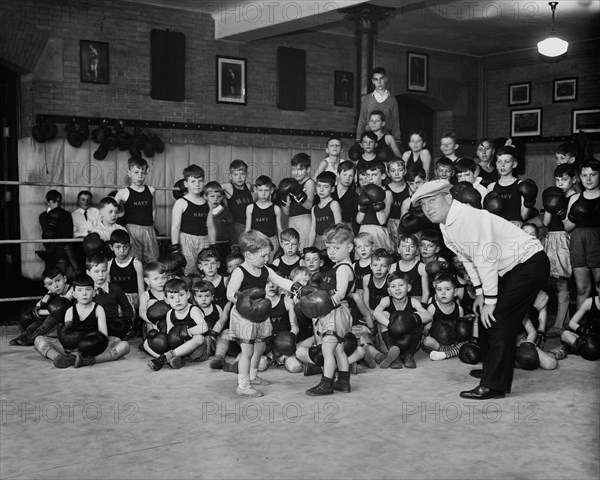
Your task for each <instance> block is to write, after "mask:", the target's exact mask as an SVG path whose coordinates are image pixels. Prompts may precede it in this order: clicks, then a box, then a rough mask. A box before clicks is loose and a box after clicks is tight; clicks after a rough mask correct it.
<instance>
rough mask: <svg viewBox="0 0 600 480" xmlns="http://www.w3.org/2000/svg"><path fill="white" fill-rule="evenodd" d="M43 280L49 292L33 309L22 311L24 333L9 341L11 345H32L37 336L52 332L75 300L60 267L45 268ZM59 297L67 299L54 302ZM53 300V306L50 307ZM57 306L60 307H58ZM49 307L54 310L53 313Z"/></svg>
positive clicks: (21, 322) (21, 320)
mask: <svg viewBox="0 0 600 480" xmlns="http://www.w3.org/2000/svg"><path fill="white" fill-rule="evenodd" d="M42 282H43V283H44V287H45V288H46V290H48V293H46V294H45V295H44V296H43V297H42V298H41V299H40V300H39V301H38V302H37V303H36V304H35V306H34V307H33V309H32V310H24V311H22V312H21V314H20V318H19V323H20V325H21V328H22V329H23V333H21V335H19V336H18V337H16V338H13V339H12V340H11V341H10V342H8V343H9V345H16V346H20V347H30V346H32V345H33V342H34V340H35V337H37V336H38V335H47V334H49V333H51V332H52V331H53V330H54V328H55V327H56V326H57V325H58V324H59V322H60V323H62V321H63V319H62V317H61V315H62V316H64V313H65V311H66V309H67V308H68V307H69V306H70V304H71V302H72V301H73V288H72V287H71V285H69V284H68V283H67V276H66V275H65V274H64V273H63V271H62V270H61V269H60V268H58V267H51V268H49V269H46V270H44V272H43V273H42ZM59 297H62V298H64V299H65V300H66V301H60V302H53V300H55V299H57V298H59ZM51 302H52V306H51V307H49V304H50V303H51ZM57 306H59V307H60V308H56V307H57ZM49 309H51V310H52V313H51V312H50V310H49ZM58 317H61V318H58Z"/></svg>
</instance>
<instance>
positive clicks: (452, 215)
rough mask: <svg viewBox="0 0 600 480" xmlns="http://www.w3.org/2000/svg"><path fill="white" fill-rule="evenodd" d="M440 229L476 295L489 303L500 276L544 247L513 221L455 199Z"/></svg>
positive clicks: (494, 300) (495, 294)
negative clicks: (467, 276)
mask: <svg viewBox="0 0 600 480" xmlns="http://www.w3.org/2000/svg"><path fill="white" fill-rule="evenodd" d="M440 230H441V231H442V235H443V237H444V242H445V243H446V245H447V246H448V248H450V250H452V251H453V252H454V253H455V254H456V255H458V257H459V259H460V260H461V262H463V264H464V266H465V269H466V270H467V273H468V274H469V277H470V278H471V282H472V283H473V286H474V287H475V291H476V293H477V295H481V294H483V296H484V302H485V303H488V304H495V303H496V301H497V297H498V277H502V276H503V275H505V274H506V273H507V272H509V271H511V270H512V269H513V268H514V267H515V266H516V265H517V264H519V263H523V262H525V261H526V260H528V259H529V258H531V257H532V256H533V255H535V254H536V253H538V252H540V251H542V250H543V247H542V244H541V243H540V241H539V240H538V239H537V238H534V237H532V236H531V235H528V234H527V233H525V232H523V230H521V229H520V228H519V227H517V226H516V225H514V224H512V223H511V222H508V221H506V220H504V219H503V218H501V217H499V216H497V215H494V214H492V213H490V212H488V211H487V210H478V209H475V208H473V207H471V206H470V205H466V204H464V203H461V202H459V201H456V200H454V201H452V204H451V205H450V210H449V211H448V216H447V217H446V223H441V224H440Z"/></svg>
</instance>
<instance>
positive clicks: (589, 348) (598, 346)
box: [575, 335, 600, 362]
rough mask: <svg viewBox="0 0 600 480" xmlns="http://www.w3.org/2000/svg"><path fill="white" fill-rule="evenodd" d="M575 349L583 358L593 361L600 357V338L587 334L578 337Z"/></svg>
mask: <svg viewBox="0 0 600 480" xmlns="http://www.w3.org/2000/svg"><path fill="white" fill-rule="evenodd" d="M575 351H576V352H577V354H578V355H581V358H585V359H586V360H589V361H591V362H593V361H594V360H598V358H600V338H598V336H596V335H585V336H583V337H580V338H578V339H577V342H576V343H575Z"/></svg>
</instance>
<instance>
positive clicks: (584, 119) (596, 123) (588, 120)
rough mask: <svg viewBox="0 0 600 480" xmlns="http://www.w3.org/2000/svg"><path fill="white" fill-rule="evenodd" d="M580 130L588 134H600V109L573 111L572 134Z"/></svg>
mask: <svg viewBox="0 0 600 480" xmlns="http://www.w3.org/2000/svg"><path fill="white" fill-rule="evenodd" d="M580 130H583V131H584V132H588V133H594V132H600V108H587V109H580V110H573V119H572V121H571V133H579V131H580Z"/></svg>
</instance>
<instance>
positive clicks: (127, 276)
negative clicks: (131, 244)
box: [108, 257, 138, 293]
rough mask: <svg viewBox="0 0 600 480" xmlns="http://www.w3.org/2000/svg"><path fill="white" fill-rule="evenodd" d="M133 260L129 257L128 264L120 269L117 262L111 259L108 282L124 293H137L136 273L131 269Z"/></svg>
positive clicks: (133, 258)
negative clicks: (114, 284)
mask: <svg viewBox="0 0 600 480" xmlns="http://www.w3.org/2000/svg"><path fill="white" fill-rule="evenodd" d="M134 260H135V257H131V260H130V261H129V263H128V264H127V265H125V266H124V267H121V266H119V265H117V260H116V259H114V258H113V261H112V263H111V265H110V270H109V271H108V273H109V274H110V281H111V282H112V283H116V284H117V285H118V286H119V287H121V288H122V289H123V291H124V292H125V293H138V285H137V272H136V271H135V268H134V267H133V261H134Z"/></svg>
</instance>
